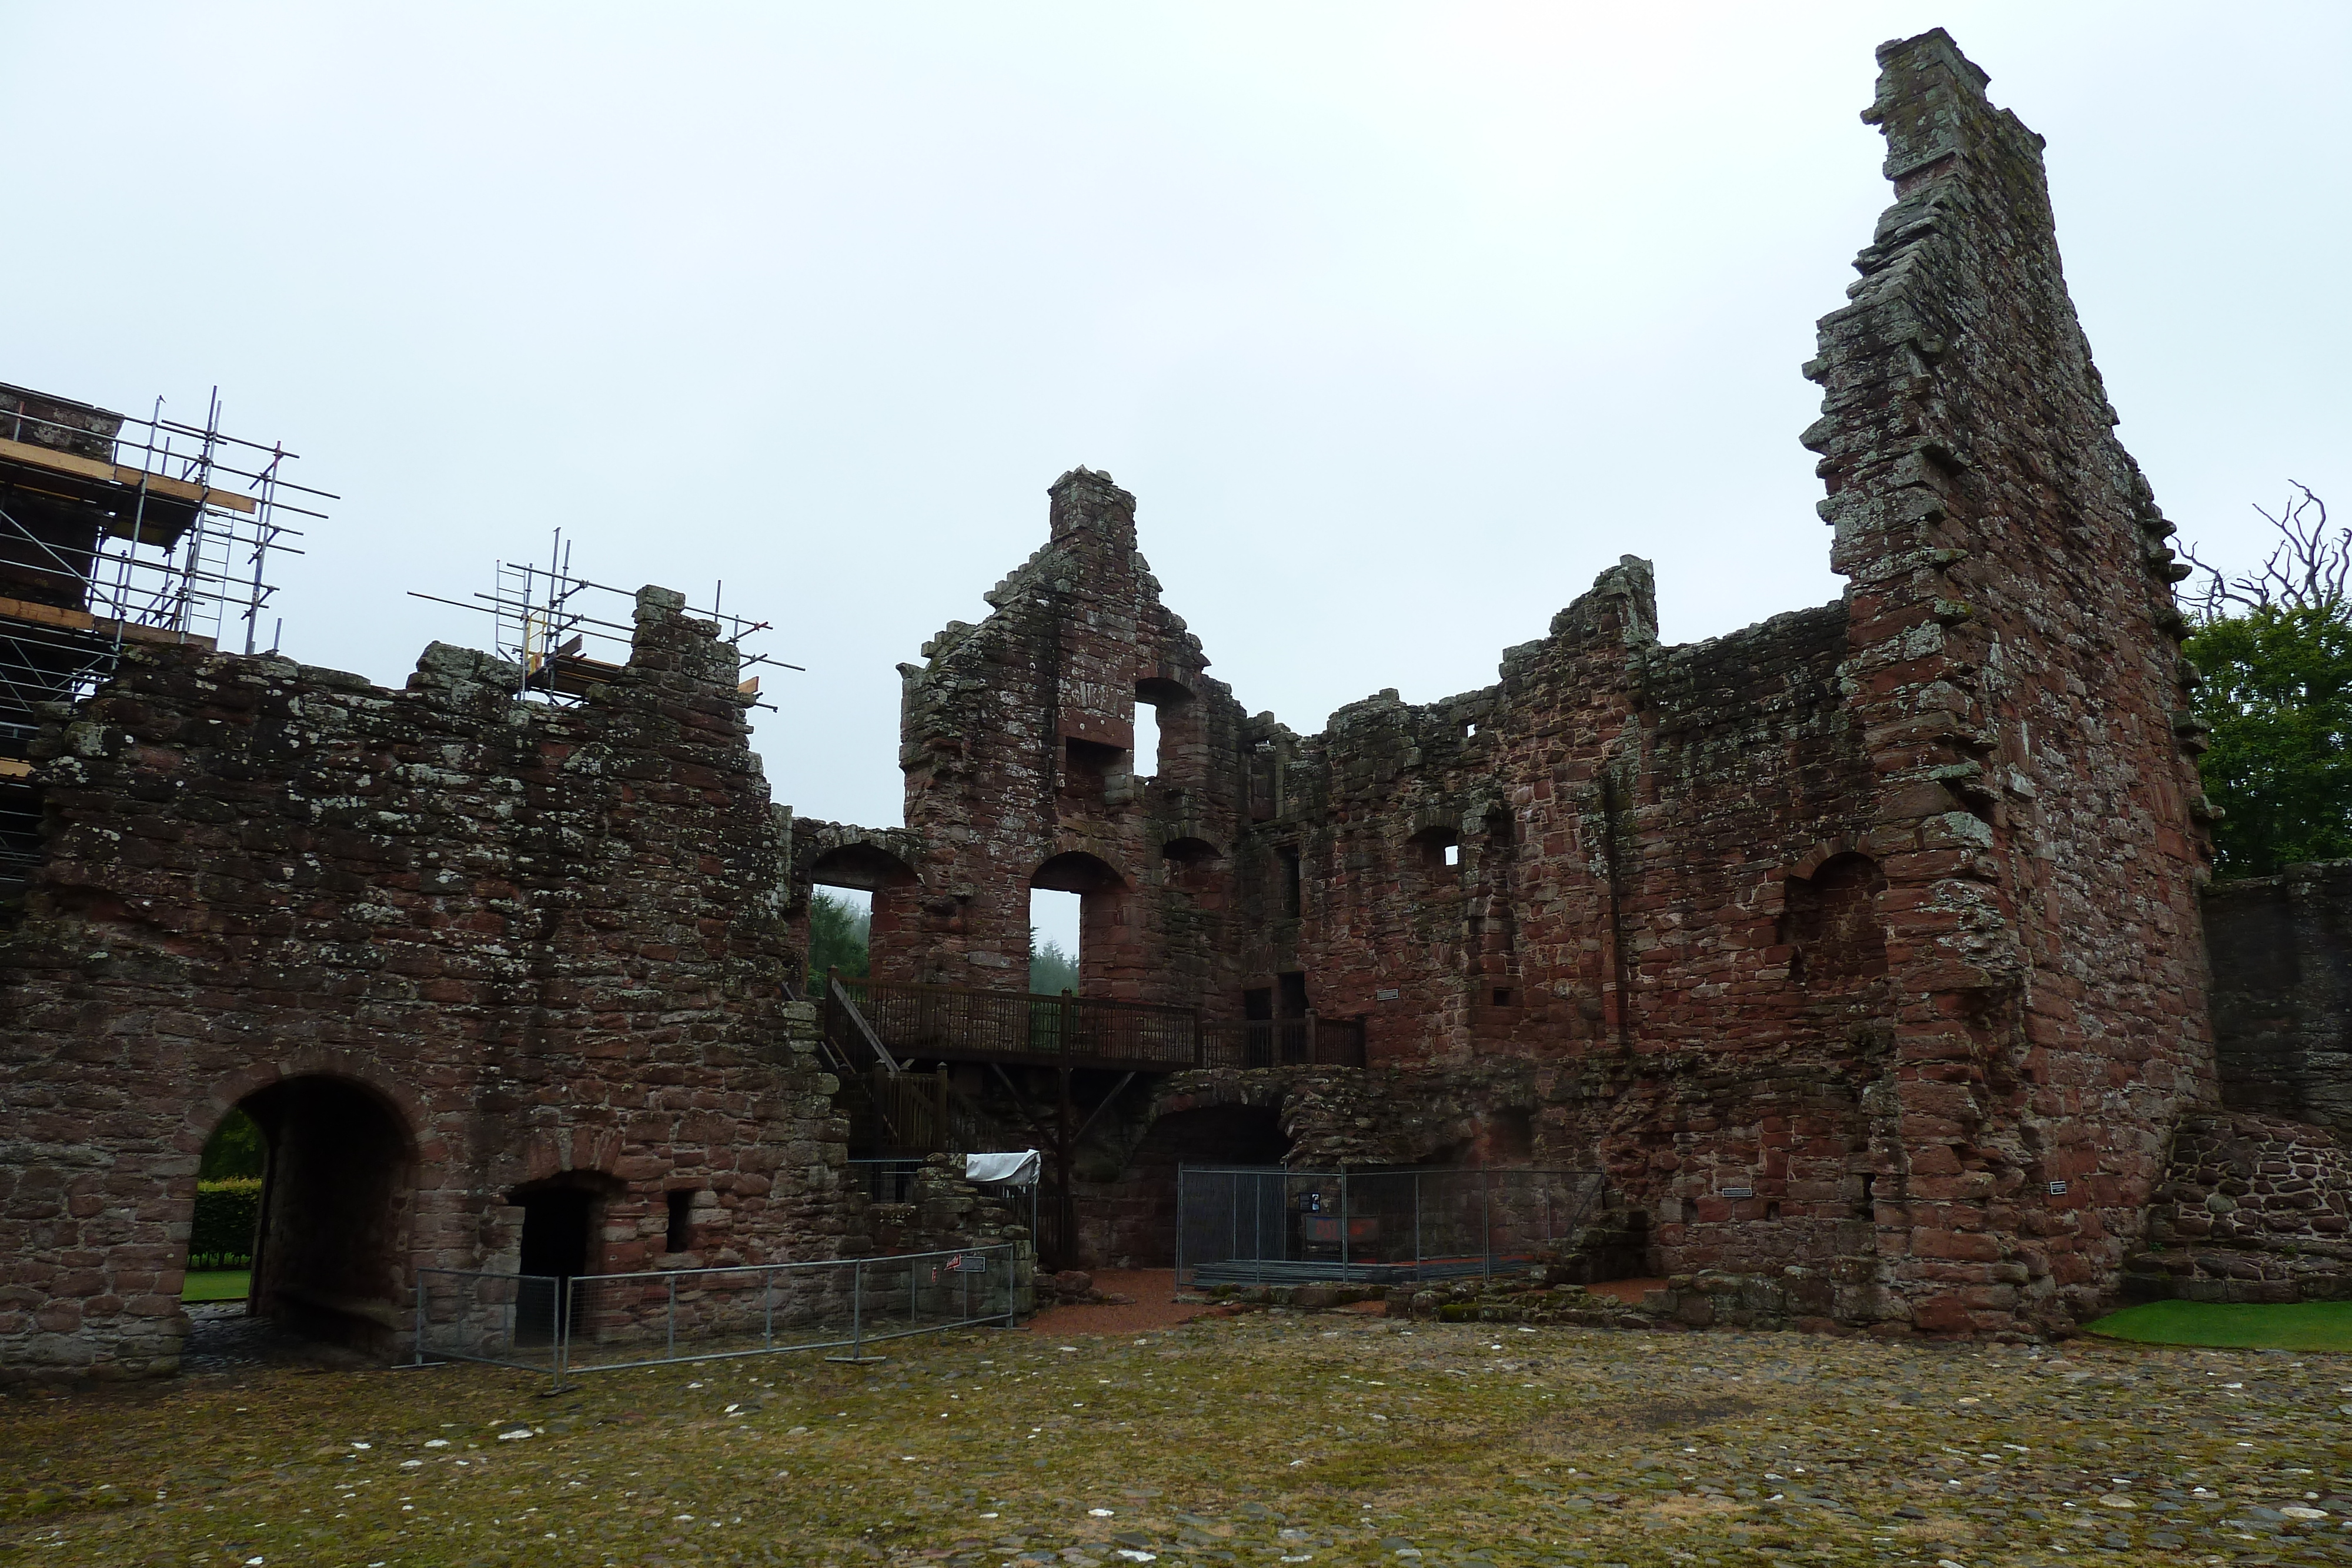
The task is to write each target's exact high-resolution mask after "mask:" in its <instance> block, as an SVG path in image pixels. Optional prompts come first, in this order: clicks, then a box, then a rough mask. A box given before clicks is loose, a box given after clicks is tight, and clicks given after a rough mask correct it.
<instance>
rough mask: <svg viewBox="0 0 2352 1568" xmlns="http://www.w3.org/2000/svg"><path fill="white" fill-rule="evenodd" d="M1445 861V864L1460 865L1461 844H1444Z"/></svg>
mask: <svg viewBox="0 0 2352 1568" xmlns="http://www.w3.org/2000/svg"><path fill="white" fill-rule="evenodd" d="M1445 863H1446V864H1447V865H1460V864H1461V863H1462V846H1461V845H1460V844H1448V845H1446V846H1445Z"/></svg>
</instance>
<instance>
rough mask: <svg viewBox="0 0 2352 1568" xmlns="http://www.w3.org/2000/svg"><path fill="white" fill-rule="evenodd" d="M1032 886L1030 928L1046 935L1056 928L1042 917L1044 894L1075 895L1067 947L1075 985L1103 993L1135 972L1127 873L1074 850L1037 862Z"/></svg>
mask: <svg viewBox="0 0 2352 1568" xmlns="http://www.w3.org/2000/svg"><path fill="white" fill-rule="evenodd" d="M1029 889H1030V925H1031V928H1032V929H1033V930H1038V931H1043V932H1045V933H1046V934H1048V935H1051V934H1053V932H1054V929H1055V928H1054V925H1052V924H1050V923H1049V922H1048V921H1047V920H1045V919H1044V918H1041V914H1040V909H1039V899H1040V895H1044V896H1045V897H1046V898H1051V897H1053V896H1055V895H1065V896H1067V895H1075V896H1076V900H1077V930H1076V943H1075V944H1074V945H1073V946H1074V948H1075V950H1074V951H1071V952H1070V953H1069V957H1070V958H1071V960H1072V961H1073V967H1075V968H1076V972H1077V976H1078V980H1079V983H1078V985H1077V986H1076V987H1075V988H1074V989H1079V990H1084V991H1086V992H1087V993H1088V994H1090V995H1101V994H1102V993H1103V990H1104V989H1105V988H1106V987H1107V986H1108V985H1115V984H1116V982H1117V981H1118V980H1119V979H1122V978H1126V977H1129V976H1130V975H1131V974H1132V972H1133V971H1134V969H1135V967H1136V966H1135V963H1134V958H1135V954H1134V952H1133V948H1134V946H1135V943H1134V940H1133V938H1134V933H1133V932H1132V931H1131V930H1130V929H1129V925H1128V888H1127V879H1126V878H1125V877H1123V876H1121V875H1119V874H1118V872H1116V871H1113V870H1112V869H1111V868H1110V866H1109V865H1108V863H1107V862H1104V861H1102V860H1100V859H1098V858H1097V857H1096V856H1094V855H1090V854H1088V853H1087V852H1085V851H1084V850H1071V851H1068V852H1065V853H1062V854H1058V855H1055V856H1054V857H1053V858H1052V859H1051V860H1048V861H1047V862H1045V863H1044V864H1043V865H1041V866H1039V867H1038V868H1037V869H1036V871H1035V872H1034V873H1033V874H1032V875H1031V876H1030V878H1029ZM1057 945H1059V944H1058V943H1057ZM1113 994H1117V993H1116V992H1113Z"/></svg>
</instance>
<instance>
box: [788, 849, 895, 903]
mask: <svg viewBox="0 0 2352 1568" xmlns="http://www.w3.org/2000/svg"><path fill="white" fill-rule="evenodd" d="M809 881H811V882H813V883H816V885H817V886H819V887H846V888H856V889H859V890H861V891H863V892H866V893H871V892H873V891H875V890H876V889H877V888H884V887H912V886H914V885H915V881H916V877H915V868H914V867H912V866H910V865H908V863H907V862H905V861H902V860H900V859H899V858H898V856H897V855H894V854H892V853H891V852H889V851H888V850H886V849H883V848H881V847H880V846H879V845H877V844H843V845H842V846H840V847H839V848H838V849H831V850H827V851H825V852H824V853H823V854H821V855H819V856H817V857H816V861H815V862H814V864H812V865H811V866H810V867H809Z"/></svg>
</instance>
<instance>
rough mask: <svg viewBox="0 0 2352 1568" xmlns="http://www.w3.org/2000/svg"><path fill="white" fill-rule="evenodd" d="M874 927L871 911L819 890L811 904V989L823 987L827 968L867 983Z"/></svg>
mask: <svg viewBox="0 0 2352 1568" xmlns="http://www.w3.org/2000/svg"><path fill="white" fill-rule="evenodd" d="M873 925H874V915H873V912H872V911H871V910H870V909H861V908H859V907H858V906H857V905H856V904H852V903H851V902H850V901H849V900H847V899H845V898H841V897H837V896H835V894H830V893H827V892H825V891H824V890H823V889H822V888H820V889H819V890H817V892H816V894H815V895H814V896H813V897H812V898H810V900H809V983H810V985H812V986H823V985H824V972H825V970H826V969H828V968H835V969H839V970H840V971H841V974H842V977H843V978H844V979H850V980H862V979H864V978H865V977H866V965H867V962H868V958H867V953H866V938H867V936H868V935H869V934H870V932H871V931H872V929H873Z"/></svg>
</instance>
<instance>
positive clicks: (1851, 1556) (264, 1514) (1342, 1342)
mask: <svg viewBox="0 0 2352 1568" xmlns="http://www.w3.org/2000/svg"><path fill="white" fill-rule="evenodd" d="M890 1348H891V1350H892V1352H893V1354H892V1355H891V1358H890V1359H889V1360H888V1361H887V1362H886V1363H884V1364H878V1365H874V1366H868V1367H847V1366H838V1365H829V1364H824V1363H823V1362H819V1361H816V1360H814V1358H811V1357H806V1356H800V1357H791V1358H782V1357H780V1358H774V1359H770V1360H764V1361H756V1362H740V1363H717V1364H704V1365H701V1366H698V1367H693V1368H673V1369H662V1370H658V1371H652V1372H633V1373H620V1374H613V1375H604V1376H599V1377H594V1378H592V1379H589V1380H587V1381H586V1383H585V1384H584V1385H583V1386H582V1387H580V1388H578V1389H576V1390H574V1391H571V1392H567V1393H564V1394H561V1395H557V1396H552V1397H550V1396H547V1395H546V1394H545V1392H544V1390H545V1386H546V1385H545V1384H544V1382H543V1381H538V1382H534V1381H533V1380H531V1379H529V1378H527V1377H524V1376H522V1375H519V1374H512V1373H507V1372H501V1371H498V1370H495V1369H489V1368H480V1367H443V1368H440V1369H437V1370H427V1371H422V1372H386V1371H369V1372H360V1373H352V1372H345V1371H335V1370H328V1371H320V1370H318V1369H316V1368H314V1367H301V1366H293V1365H287V1364H252V1365H247V1366H245V1367H241V1368H240V1367H235V1366H231V1367H229V1368H228V1369H227V1370H215V1371H211V1372H206V1373H203V1374H199V1375H192V1376H189V1377H186V1378H184V1379H182V1380H180V1381H179V1382H177V1383H175V1384H173V1385H162V1386H149V1387H141V1388H129V1389H117V1390H110V1391H102V1392H100V1393H94V1394H76V1395H63V1396H19V1397H16V1398H11V1399H8V1400H6V1401H5V1402H0V1562H25V1563H44V1564H52V1563H54V1564H69V1563H93V1564H96V1563H103V1564H109V1565H114V1564H146V1563H154V1564H163V1563H173V1564H186V1565H190V1568H194V1565H209V1564H215V1563H236V1564H248V1565H249V1564H262V1565H269V1564H310V1563H322V1564H330V1563H331V1564H349V1565H352V1568H373V1565H376V1564H382V1565H383V1568H408V1565H412V1564H455V1563H518V1564H520V1563H533V1564H546V1565H549V1568H563V1565H569V1564H575V1563H576V1564H616V1565H625V1568H635V1565H638V1564H651V1565H656V1568H659V1565H666V1564H687V1563H794V1564H800V1563H808V1564H822V1563H842V1564H864V1563H896V1564H915V1563H941V1562H944V1563H949V1564H951V1565H952V1568H982V1565H985V1568H998V1565H1001V1564H1005V1563H1022V1564H1024V1568H1025V1565H1032V1564H1036V1565H1042V1564H1046V1563H1059V1564H1068V1565H1072V1568H1076V1565H1079V1564H1102V1565H1104V1568H1120V1565H1122V1564H1125V1563H1160V1564H1166V1565H1171V1568H1173V1565H1178V1564H1199V1565H1202V1568H1210V1565H1222V1564H1226V1563H1235V1564H1258V1563H1269V1564H1270V1563H1284V1564H1298V1563H1321V1564H1346V1563H1386V1564H1391V1568H1434V1565H1438V1564H1444V1565H1446V1568H1482V1565H1491V1568H1515V1565H1520V1564H1538V1563H1546V1564H1549V1563H1559V1564H1576V1565H1578V1568H1603V1565H1605V1564H1610V1563H1619V1564H1624V1565H1625V1568H1641V1565H1646V1564H1652V1563H1700V1564H1710V1563H1712V1564H1722V1563H1742V1564H1745V1563H1759V1562H1787V1563H1889V1564H1918V1565H1920V1568H1937V1565H1938V1564H1942V1565H1946V1568H1949V1565H1951V1564H1958V1565H1960V1568H1992V1565H1995V1564H2024V1563H2038V1564H2053V1563H2083V1562H2095V1563H2204V1564H2215V1563H2231V1564H2240V1563H2243V1564H2255V1563H2345V1562H2352V1528H2347V1522H2352V1433H2347V1421H2346V1414H2345V1413H2346V1411H2347V1409H2352V1358H2339V1357H2330V1356H2322V1355H2288V1354H2276V1353H2257V1352H2237V1351H2222V1352H2200V1351H2168V1350H2139V1349H2132V1348H2126V1347H2117V1346H2105V1345H2096V1344H2092V1343H2086V1342H2079V1341H2078V1342H2076V1343H2074V1344H2071V1345H2068V1346H2065V1347H2063V1348H2049V1347H1993V1346H1953V1345H1937V1344H1918V1343H1873V1342H1858V1341H1840V1340H1830V1339H1818V1338H1808V1337H1803V1336H1800V1335H1794V1334H1760V1333H1759V1334H1739V1333H1706V1334H1685V1335H1645V1334H1638V1333H1608V1332H1601V1331H1587V1330H1574V1329H1544V1330H1540V1331H1529V1330H1524V1329H1518V1328H1502V1329H1497V1328H1496V1326H1495V1325H1491V1324H1488V1325H1481V1324H1472V1323H1459V1324H1434V1325H1433V1324H1408V1323H1402V1322H1391V1321H1386V1320H1374V1319H1366V1318H1362V1317H1360V1316H1354V1315H1349V1314H1328V1315H1296V1314H1290V1313H1284V1312H1269V1313H1255V1314H1251V1315H1247V1316H1244V1317H1241V1318H1234V1319H1204V1320H1200V1321H1196V1322H1191V1323H1188V1324H1185V1325H1183V1326H1181V1327H1179V1328H1174V1329H1170V1330H1167V1331H1165V1332H1161V1333H1149V1334H1144V1335H1141V1336H1137V1337H1129V1336H1126V1335H1119V1336H1087V1337H1081V1338H1073V1339H1066V1340H1062V1341H1059V1342H1055V1341H1054V1340H1051V1339H1039V1338H1035V1337H1033V1336H1031V1335H1028V1334H993V1335H992V1334H982V1333H963V1334H959V1335H956V1336H953V1337H951V1338H950V1339H947V1340H934V1341H901V1342H898V1343H896V1344H894V1345H893V1346H891V1347H890Z"/></svg>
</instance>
